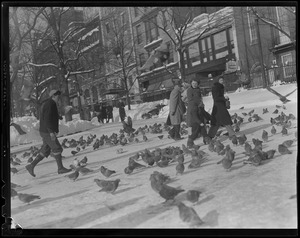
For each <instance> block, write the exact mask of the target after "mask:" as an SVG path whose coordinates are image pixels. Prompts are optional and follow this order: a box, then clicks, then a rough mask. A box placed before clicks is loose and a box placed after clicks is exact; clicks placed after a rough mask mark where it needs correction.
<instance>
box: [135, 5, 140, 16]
mask: <svg viewBox="0 0 300 238" xmlns="http://www.w3.org/2000/svg"><path fill="white" fill-rule="evenodd" d="M134 16H135V17H138V16H139V8H138V7H134Z"/></svg>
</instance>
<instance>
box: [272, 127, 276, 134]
mask: <svg viewBox="0 0 300 238" xmlns="http://www.w3.org/2000/svg"><path fill="white" fill-rule="evenodd" d="M271 134H272V135H275V134H276V129H275V127H274V126H272V129H271Z"/></svg>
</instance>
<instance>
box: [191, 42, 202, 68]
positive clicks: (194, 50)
mask: <svg viewBox="0 0 300 238" xmlns="http://www.w3.org/2000/svg"><path fill="white" fill-rule="evenodd" d="M188 51H189V60H190V64H191V65H192V66H195V65H198V64H200V52H199V43H198V41H197V42H194V43H193V44H191V45H189V47H188Z"/></svg>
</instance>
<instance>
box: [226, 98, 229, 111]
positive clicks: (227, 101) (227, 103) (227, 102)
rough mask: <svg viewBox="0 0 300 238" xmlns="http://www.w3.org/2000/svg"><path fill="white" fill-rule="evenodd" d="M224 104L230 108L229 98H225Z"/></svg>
mask: <svg viewBox="0 0 300 238" xmlns="http://www.w3.org/2000/svg"><path fill="white" fill-rule="evenodd" d="M225 106H226V108H227V109H230V100H229V99H226V101H225Z"/></svg>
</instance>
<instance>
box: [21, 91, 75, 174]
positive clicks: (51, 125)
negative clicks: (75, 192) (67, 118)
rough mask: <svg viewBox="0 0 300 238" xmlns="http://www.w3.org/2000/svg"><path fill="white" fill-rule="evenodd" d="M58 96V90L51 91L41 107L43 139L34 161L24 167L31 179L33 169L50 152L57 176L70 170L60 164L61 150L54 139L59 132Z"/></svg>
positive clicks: (41, 133)
mask: <svg viewBox="0 0 300 238" xmlns="http://www.w3.org/2000/svg"><path fill="white" fill-rule="evenodd" d="M60 94H61V92H60V91H59V90H51V91H50V93H49V96H50V98H49V99H48V100H46V101H45V102H44V103H43V105H42V107H41V113H40V129H39V131H40V135H41V137H42V139H43V145H42V147H41V149H40V152H39V154H38V156H37V157H36V158H35V160H34V161H32V163H31V164H29V165H26V166H25V168H26V169H27V171H28V172H29V174H30V175H31V176H33V177H35V174H34V167H35V166H36V165H37V164H38V163H39V162H40V161H42V160H43V159H44V158H45V157H48V156H49V155H50V152H51V151H52V153H53V155H54V158H55V160H56V163H57V167H58V171H57V172H58V174H63V173H68V172H70V171H71V170H72V169H66V168H65V167H64V166H63V164H62V155H61V153H62V151H63V148H62V146H61V145H60V143H59V141H58V139H57V137H56V135H57V133H58V132H59V130H58V121H59V118H60V116H59V114H58V109H57V102H58V100H59V97H60Z"/></svg>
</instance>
